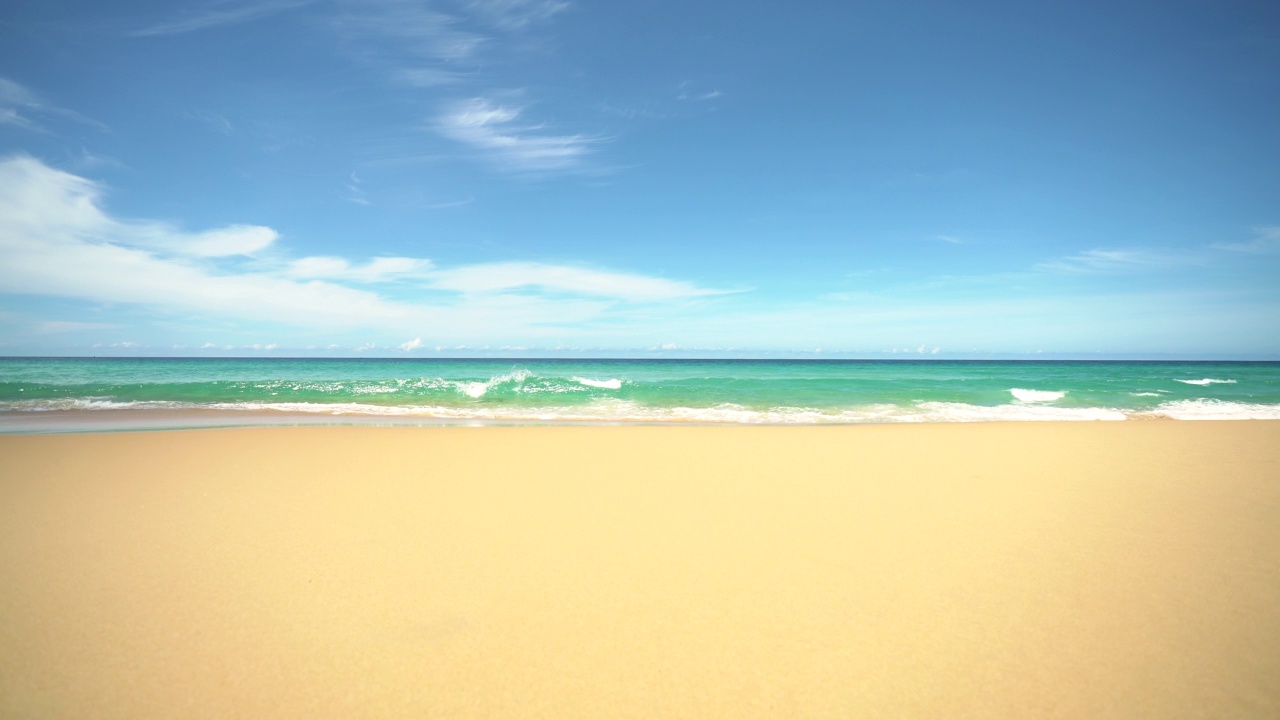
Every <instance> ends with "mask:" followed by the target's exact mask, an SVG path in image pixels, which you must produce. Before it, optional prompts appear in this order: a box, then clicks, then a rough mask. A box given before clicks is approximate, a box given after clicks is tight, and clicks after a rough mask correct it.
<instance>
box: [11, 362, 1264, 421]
mask: <svg viewBox="0 0 1280 720" xmlns="http://www.w3.org/2000/svg"><path fill="white" fill-rule="evenodd" d="M215 415H216V417H217V424H255V423H259V422H268V421H271V422H278V421H282V419H284V420H289V419H292V420H296V421H299V422H307V421H310V422H315V421H324V422H338V423H341V422H368V421H386V422H409V423H427V424H430V423H438V422H459V421H462V422H478V423H486V422H549V423H556V422H606V423H607V422H706V423H778V424H807V423H868V422H947V421H981V420H1124V419H1128V418H1141V417H1153V416H1163V417H1170V418H1175V419H1249V418H1258V419H1267V418H1275V419H1280V363H1276V362H1255V363H1249V362H1067V361H1063V362H1058V361H1044V362H1042V361H1034V362H1015V361H1001V362H981V361H859V360H849V361H812V360H373V359H341V360H339V359H152V358H146V359H118V358H113V359H97V358H94V359H88V358H76V359H69V358H40V359H26V358H21V359H20V358H8V359H0V430H10V431H14V430H17V431H22V430H30V429H57V428H58V427H60V426H65V427H78V426H81V425H85V424H86V423H88V424H92V422H93V421H94V420H95V419H106V418H110V420H111V423H112V425H113V426H131V425H132V426H139V427H142V426H148V425H149V424H153V421H154V420H155V419H156V418H159V417H164V418H165V419H166V420H165V424H167V425H174V424H176V425H184V424H202V423H204V424H209V421H208V418H210V417H213V416H215ZM202 418H204V420H202Z"/></svg>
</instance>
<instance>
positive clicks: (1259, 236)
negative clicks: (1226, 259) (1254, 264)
mask: <svg viewBox="0 0 1280 720" xmlns="http://www.w3.org/2000/svg"><path fill="white" fill-rule="evenodd" d="M1253 234H1254V238H1253V239H1252V240H1250V241H1249V242H1242V243H1214V244H1213V245H1211V246H1210V247H1212V248H1213V249H1215V250H1226V251H1228V252H1236V253H1244V254H1246V255H1267V254H1270V253H1278V252H1280V226H1273V227H1261V228H1257V229H1256V230H1254V231H1253Z"/></svg>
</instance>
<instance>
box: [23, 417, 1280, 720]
mask: <svg viewBox="0 0 1280 720" xmlns="http://www.w3.org/2000/svg"><path fill="white" fill-rule="evenodd" d="M468 430H469V428H457V427H449V428H446V427H440V428H385V427H379V428H373V427H304V428H299V427H292V428H289V427H277V428H227V429H218V430H199V429H197V430H189V431H184V432H178V433H174V432H130V433H94V434H83V435H70V434H63V435H54V434H49V435H6V436H0V639H2V640H3V642H0V715H5V716H15V717H75V716H82V717H83V716H93V717H102V718H125V717H138V716H163V717H175V718H180V717H208V716H252V717H264V716H269V717H308V718H328V717H334V718H337V717H352V716H361V717H424V716H431V717H468V718H524V717H529V718H533V717H557V718H590V717H601V716H610V717H635V718H649V717H726V718H728V717H733V718H757V717H758V718H772V717H796V718H800V717H805V718H809V717H885V716H891V717H922V718H923V717H944V716H946V717H1010V718H1015V717H1029V716H1035V717H1064V718H1065V717H1095V718H1108V717H1116V718H1120V717H1135V716H1147V717H1166V718H1181V717H1188V718H1189V717H1202V716H1225V717H1245V718H1253V717H1257V718H1264V717H1274V716H1275V715H1276V713H1277V712H1280V575H1277V573H1276V572H1275V568H1276V567H1280V522H1278V520H1280V481H1278V480H1277V470H1278V469H1280V422H1271V421H1260V422H1259V421H1255V422H1239V423H1229V422H1219V421H1208V422H1195V421H1192V422H1157V423H1146V422H1142V423H1118V422H1105V423H1082V422H1065V423H1033V422H1005V423H951V424H944V423H940V424H922V425H861V426H806V427H801V426H791V427H787V428H783V427H759V426H749V427H680V428H676V427H671V426H644V427H569V426H562V427H493V428H489V429H488V430H487V431H486V432H470V431H468Z"/></svg>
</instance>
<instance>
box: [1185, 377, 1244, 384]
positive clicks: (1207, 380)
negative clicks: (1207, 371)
mask: <svg viewBox="0 0 1280 720" xmlns="http://www.w3.org/2000/svg"><path fill="white" fill-rule="evenodd" d="M1175 379H1176V378H1175ZM1178 382H1180V383H1186V384H1188V385H1235V384H1236V381H1235V380H1218V379H1217V378H1204V379H1203V380H1178Z"/></svg>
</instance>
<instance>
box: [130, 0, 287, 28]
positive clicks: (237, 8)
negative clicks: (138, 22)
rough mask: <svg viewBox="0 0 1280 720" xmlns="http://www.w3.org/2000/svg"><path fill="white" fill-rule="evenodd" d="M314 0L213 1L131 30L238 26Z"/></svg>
mask: <svg viewBox="0 0 1280 720" xmlns="http://www.w3.org/2000/svg"><path fill="white" fill-rule="evenodd" d="M312 1H313V0H271V1H269V2H256V3H244V4H239V5H230V4H228V3H226V2H218V3H211V4H208V5H206V6H205V7H204V8H202V9H200V10H196V11H194V12H188V13H186V14H185V15H182V16H180V17H176V18H172V19H170V20H165V21H163V22H160V23H157V24H155V25H150V26H148V27H145V28H142V29H140V30H135V31H133V32H131V33H129V34H130V35H131V36H133V37H155V36H162V35H183V34H186V33H191V32H199V31H201V30H210V29H213V28H219V27H224V26H227V25H238V24H240V23H246V22H250V21H252V20H257V19H259V18H263V17H266V16H268V15H274V14H276V13H279V12H283V11H285V10H292V9H293V8H296V7H301V6H303V5H308V4H310V3H311V2H312Z"/></svg>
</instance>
